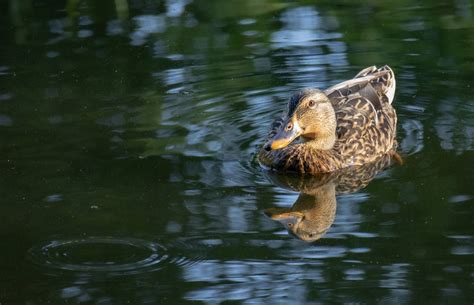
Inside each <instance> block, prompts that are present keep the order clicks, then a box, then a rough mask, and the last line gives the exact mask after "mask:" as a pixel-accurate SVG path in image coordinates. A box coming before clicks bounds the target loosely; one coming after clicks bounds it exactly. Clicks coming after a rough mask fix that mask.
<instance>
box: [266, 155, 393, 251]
mask: <svg viewBox="0 0 474 305" xmlns="http://www.w3.org/2000/svg"><path fill="white" fill-rule="evenodd" d="M393 161H397V162H398V163H400V164H401V159H400V157H399V156H398V155H394V154H391V155H385V156H382V157H381V158H379V159H378V160H376V161H375V162H373V163H368V164H365V165H362V166H357V167H351V168H345V169H343V170H340V171H337V172H333V173H329V174H321V175H316V176H301V175H288V174H286V175H283V174H279V173H276V172H270V171H269V172H267V177H268V178H269V179H270V181H271V182H273V183H274V184H276V185H278V186H280V187H283V188H285V189H290V190H293V191H298V192H300V195H299V196H298V199H297V200H296V201H295V203H294V204H293V206H292V207H291V208H277V207H273V208H269V209H266V210H265V214H266V215H267V216H268V217H270V218H271V219H273V220H275V221H278V222H280V223H281V224H283V226H285V228H286V229H287V230H288V232H289V233H291V234H292V235H294V236H296V237H298V238H299V239H301V240H304V241H307V242H313V241H316V240H318V239H320V238H321V237H322V236H323V235H324V234H325V233H326V232H327V231H328V230H329V228H330V227H331V225H332V223H333V222H334V219H335V217H336V206H337V200H336V195H338V194H348V193H353V192H356V191H358V190H360V189H362V188H364V187H366V186H367V185H368V184H369V183H370V181H372V179H373V178H374V177H375V176H376V175H377V174H378V173H379V172H381V171H383V170H384V169H386V168H387V167H389V166H390V165H391V164H392V163H393Z"/></svg>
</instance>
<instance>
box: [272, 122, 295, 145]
mask: <svg viewBox="0 0 474 305" xmlns="http://www.w3.org/2000/svg"><path fill="white" fill-rule="evenodd" d="M301 134H302V131H301V128H300V126H299V125H298V121H296V119H293V118H292V119H289V120H287V121H286V122H285V124H284V125H283V126H282V127H281V128H280V130H279V131H278V133H277V134H276V135H275V136H274V137H273V139H272V140H271V145H270V147H271V149H281V148H284V147H286V146H288V145H290V143H291V142H293V141H294V140H295V139H296V138H298V137H299V136H300V135H301Z"/></svg>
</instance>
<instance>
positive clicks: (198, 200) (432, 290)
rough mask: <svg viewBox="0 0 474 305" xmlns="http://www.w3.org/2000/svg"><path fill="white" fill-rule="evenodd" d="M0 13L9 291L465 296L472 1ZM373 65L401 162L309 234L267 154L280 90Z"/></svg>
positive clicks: (207, 296)
mask: <svg viewBox="0 0 474 305" xmlns="http://www.w3.org/2000/svg"><path fill="white" fill-rule="evenodd" d="M0 8H1V9H0V12H1V13H0V54H1V56H0V138H1V139H2V141H1V142H0V152H1V158H0V172H1V173H2V174H1V175H0V181H1V182H0V185H1V187H0V195H1V198H2V199H1V201H0V215H2V221H1V222H0V232H1V235H2V251H1V254H0V270H1V273H0V303H1V304H2V305H3V304H66V303H68V304H78V303H81V304H128V303H130V304H145V303H147V304H182V303H187V302H190V303H191V302H195V303H203V304H218V303H224V302H226V303H244V304H252V303H253V304H255V303H266V304H279V303H282V304H298V303H301V304H303V303H307V304H472V302H473V301H474V293H473V291H474V289H473V288H474V287H473V279H474V268H473V263H474V258H473V254H474V237H473V236H474V229H473V228H474V226H473V220H472V219H473V216H474V208H473V204H474V192H473V178H474V176H473V165H472V164H473V161H474V98H473V93H474V88H473V86H474V85H473V83H472V80H473V79H474V53H472V52H471V50H472V49H474V38H473V37H474V17H473V14H474V4H473V3H472V2H469V1H456V2H446V3H439V2H436V1H421V2H417V3H411V2H406V3H396V2H384V3H378V2H377V3H376V2H373V3H369V4H364V5H361V4H359V3H358V2H355V1H354V2H352V1H346V2H344V3H337V4H335V3H333V2H332V1H322V2H318V4H317V5H314V4H312V3H310V2H307V1H300V2H283V1H281V2H280V1H263V2H255V1H205V0H194V1H192V0H189V1H167V2H154V1H95V2H93V1H81V2H78V1H68V2H67V3H66V4H64V3H61V2H54V1H28V0H23V1H14V0H11V1H3V2H2V3H1V4H0ZM373 64H376V65H382V64H389V65H390V66H391V67H392V68H393V69H394V70H395V73H396V76H397V85H398V88H397V93H396V97H395V102H394V105H395V106H396V109H397V112H398V116H399V126H398V140H399V142H400V153H401V154H402V155H403V156H404V159H405V164H404V165H403V166H399V165H394V166H392V167H390V168H389V169H387V170H385V171H382V172H380V173H378V174H377V175H376V176H375V178H374V179H373V180H371V181H369V182H368V183H367V185H366V186H361V188H360V189H353V190H350V191H347V192H343V191H341V192H339V191H338V192H337V195H335V196H336V197H335V199H334V201H330V202H332V204H333V205H332V207H333V210H332V211H333V212H332V214H331V213H327V215H328V217H325V218H324V217H323V218H321V222H322V221H326V223H325V225H324V226H323V227H324V228H322V230H323V234H321V236H318V239H317V240H316V241H315V242H313V243H306V242H304V241H301V240H299V239H298V238H297V234H296V236H294V235H295V234H294V233H292V234H290V233H288V231H287V229H286V228H288V229H289V230H290V231H291V228H289V227H288V222H286V223H285V222H283V225H282V223H280V222H279V221H275V220H273V219H272V218H271V215H272V214H271V213H269V211H281V209H287V210H288V209H291V208H292V207H293V208H294V209H296V208H298V207H295V206H296V205H295V206H293V204H294V203H295V202H296V201H297V199H298V197H299V196H300V194H299V193H298V192H299V191H301V189H298V188H295V187H293V188H291V187H290V188H288V186H285V185H282V184H281V183H277V181H276V180H275V179H274V177H273V178H272V177H269V176H268V173H265V172H264V171H263V170H262V169H261V168H260V167H259V166H258V165H257V164H256V163H255V162H254V156H255V153H256V150H257V147H258V145H259V144H260V143H261V141H262V138H263V137H264V135H265V134H266V132H267V130H268V128H269V125H270V122H271V120H272V119H273V118H274V117H275V116H276V115H278V114H279V113H280V112H281V111H282V109H283V107H284V105H285V103H286V101H287V99H288V97H289V95H290V94H291V92H292V91H295V90H298V89H301V88H302V87H307V86H314V87H319V88H325V87H328V86H330V85H333V84H335V83H337V82H339V81H342V80H345V79H347V78H349V77H351V76H353V75H354V74H355V73H357V72H358V71H359V70H360V69H361V68H364V67H366V66H369V65H373ZM280 178H282V177H280ZM282 179H286V178H285V177H283V178H282ZM280 180H281V179H280ZM280 182H281V181H280ZM325 187H326V188H324V189H325V190H327V191H326V192H325V193H324V194H333V193H331V192H333V191H334V190H335V189H334V187H335V186H334V185H326V186H325ZM334 194H335V193H334ZM310 197H311V196H309V197H308V196H307V197H304V196H303V197H302V198H306V199H308V198H309V199H310V200H309V201H308V202H309V203H307V204H313V203H311V200H313V202H315V201H314V199H311V198H310ZM328 198H333V197H331V196H329V195H328ZM336 201H337V204H336ZM334 206H337V207H336V208H335V211H334ZM278 209H280V210H278ZM328 210H329V211H331V209H328ZM292 221H294V219H293V220H292ZM285 226H286V227H285ZM290 226H291V225H290Z"/></svg>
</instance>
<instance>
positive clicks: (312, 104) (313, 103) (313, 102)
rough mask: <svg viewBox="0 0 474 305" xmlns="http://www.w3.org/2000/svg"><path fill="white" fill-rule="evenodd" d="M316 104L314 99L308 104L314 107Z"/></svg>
mask: <svg viewBox="0 0 474 305" xmlns="http://www.w3.org/2000/svg"><path fill="white" fill-rule="evenodd" d="M314 105H316V102H315V101H314V100H310V101H309V102H308V106H309V107H311V108H313V107H314Z"/></svg>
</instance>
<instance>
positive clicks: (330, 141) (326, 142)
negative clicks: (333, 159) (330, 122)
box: [306, 134, 336, 150]
mask: <svg viewBox="0 0 474 305" xmlns="http://www.w3.org/2000/svg"><path fill="white" fill-rule="evenodd" d="M335 143H336V135H335V134H333V135H326V136H324V137H317V138H314V139H308V140H306V145H308V146H310V147H311V148H313V149H317V150H330V149H332V148H333V147H334V144H335Z"/></svg>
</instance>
